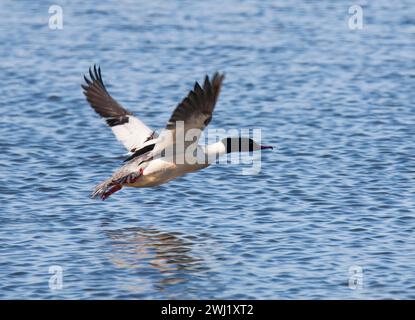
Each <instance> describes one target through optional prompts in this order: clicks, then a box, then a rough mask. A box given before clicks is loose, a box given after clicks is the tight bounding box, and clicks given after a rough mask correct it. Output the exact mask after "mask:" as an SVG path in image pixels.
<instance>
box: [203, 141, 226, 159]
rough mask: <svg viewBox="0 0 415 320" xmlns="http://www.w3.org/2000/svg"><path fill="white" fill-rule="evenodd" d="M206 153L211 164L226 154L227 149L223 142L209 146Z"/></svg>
mask: <svg viewBox="0 0 415 320" xmlns="http://www.w3.org/2000/svg"><path fill="white" fill-rule="evenodd" d="M204 153H205V155H206V156H207V157H208V159H209V163H211V162H213V161H215V160H216V159H217V157H219V156H221V155H223V154H226V147H225V145H224V144H223V143H222V141H218V142H215V143H211V144H208V145H207V146H205V148H204Z"/></svg>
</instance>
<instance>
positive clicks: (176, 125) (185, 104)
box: [154, 72, 224, 153]
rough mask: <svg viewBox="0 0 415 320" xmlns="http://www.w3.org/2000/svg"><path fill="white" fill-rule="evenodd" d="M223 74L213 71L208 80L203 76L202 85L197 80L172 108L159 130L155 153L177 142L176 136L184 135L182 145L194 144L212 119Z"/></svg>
mask: <svg viewBox="0 0 415 320" xmlns="http://www.w3.org/2000/svg"><path fill="white" fill-rule="evenodd" d="M223 78H224V75H223V74H219V73H217V72H216V73H215V74H214V75H213V77H212V79H211V80H210V79H209V77H208V76H206V77H205V81H204V83H203V87H202V86H200V85H199V83H198V82H196V83H195V85H194V88H193V90H191V91H190V92H189V94H188V95H187V97H186V98H184V99H183V100H182V102H180V103H179V105H178V106H177V107H176V109H175V110H174V112H173V114H172V116H171V117H170V120H169V121H168V122H167V126H166V128H165V129H164V130H163V131H162V132H161V134H160V136H159V138H158V140H157V142H156V146H155V148H154V152H155V153H157V152H159V151H161V150H162V149H164V148H166V147H168V146H169V145H174V144H176V143H178V141H176V140H177V139H176V137H184V138H185V140H187V139H191V137H193V138H194V139H193V140H191V141H184V147H185V148H186V146H188V145H189V144H194V143H195V142H197V141H198V140H199V138H200V134H201V133H202V131H203V130H204V129H205V128H206V126H207V125H208V124H209V123H210V121H211V120H212V113H213V110H214V108H215V105H216V101H217V99H218V96H219V92H220V89H221V85H222V81H223Z"/></svg>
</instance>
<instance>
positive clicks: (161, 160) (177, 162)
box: [82, 65, 272, 200]
mask: <svg viewBox="0 0 415 320" xmlns="http://www.w3.org/2000/svg"><path fill="white" fill-rule="evenodd" d="M89 76H90V79H88V78H87V77H86V76H84V79H85V81H86V85H82V88H83V89H84V92H83V93H84V94H85V96H86V99H87V101H88V102H89V104H90V105H91V106H92V108H93V109H94V110H95V112H96V113H98V114H99V115H100V116H101V117H103V118H104V119H105V120H106V122H107V124H108V125H109V126H110V127H111V129H112V131H113V133H114V134H115V136H116V138H117V139H118V140H119V141H120V142H121V143H122V144H123V145H124V146H125V147H126V148H127V150H128V151H129V152H130V153H131V154H130V156H129V157H128V158H127V159H126V160H125V162H126V163H125V164H124V165H123V166H122V167H121V168H119V169H118V170H116V171H115V172H114V173H113V175H112V176H111V177H110V178H109V179H107V180H105V181H103V182H102V183H100V184H98V185H97V186H96V187H95V189H94V190H93V192H92V193H91V197H92V198H95V197H97V196H99V197H101V199H102V200H105V199H107V198H108V197H109V196H110V195H111V194H113V193H114V192H116V191H118V190H120V189H121V188H122V187H124V186H125V187H138V188H143V187H154V186H158V185H161V184H163V183H166V182H168V181H170V180H172V179H174V178H177V177H179V176H182V175H184V174H186V173H189V172H193V171H197V170H200V169H203V168H206V167H207V166H209V165H210V164H212V163H213V162H214V161H215V160H216V159H217V157H218V156H220V155H223V154H226V153H231V152H251V151H256V150H261V149H272V147H271V146H261V145H259V144H258V143H256V142H255V141H253V140H252V139H249V138H244V137H236V138H225V139H222V140H221V141H218V142H216V143H212V144H209V145H206V146H200V145H198V140H199V138H200V134H201V132H202V131H203V130H204V128H205V127H206V126H207V125H208V124H209V122H210V121H211V120H212V113H213V110H214V108H215V104H216V101H217V99H218V96H219V92H220V89H221V86H222V81H223V79H224V75H223V74H219V73H217V72H216V73H215V74H214V75H213V77H212V78H211V79H209V77H208V76H206V77H205V80H204V83H203V86H201V85H200V84H199V83H198V82H196V83H195V85H194V88H193V90H191V91H190V92H189V94H188V95H187V97H186V98H184V99H183V100H182V102H180V103H179V105H178V106H177V107H176V109H175V110H174V112H173V114H172V116H171V117H170V120H169V121H168V122H167V125H166V127H165V129H163V130H162V131H161V133H160V135H158V134H157V133H156V132H155V131H153V130H151V129H150V128H149V127H147V126H146V125H145V124H144V123H143V122H142V121H141V120H140V119H139V118H137V117H136V116H134V115H133V114H132V113H131V112H129V111H128V110H126V109H125V108H123V107H122V106H121V105H120V104H119V103H118V102H117V101H115V100H114V99H113V98H112V97H111V96H110V94H109V93H108V91H107V89H106V88H105V85H104V83H103V81H102V76H101V68H100V67H98V68H97V67H96V65H94V67H93V69H92V68H89ZM188 134H193V135H192V137H194V138H195V139H193V140H191V141H188V139H184V137H188ZM178 137H182V138H178Z"/></svg>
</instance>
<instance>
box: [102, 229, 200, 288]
mask: <svg viewBox="0 0 415 320" xmlns="http://www.w3.org/2000/svg"><path fill="white" fill-rule="evenodd" d="M106 234H107V235H108V237H109V238H110V239H111V248H112V250H111V253H110V254H109V256H108V257H109V259H110V261H111V262H112V263H113V264H115V265H116V266H117V267H119V268H125V269H128V270H130V271H132V272H135V273H137V274H138V277H137V279H136V280H137V281H136V283H135V284H134V283H131V282H130V283H129V284H128V285H127V289H128V290H129V291H134V292H138V291H140V290H139V288H138V287H143V286H145V285H146V283H145V281H146V279H148V278H151V279H152V280H155V282H156V283H158V288H159V289H160V290H164V289H166V286H169V285H176V284H184V283H186V282H187V281H188V280H189V274H191V273H193V272H195V271H197V270H199V269H200V267H201V260H200V259H196V258H194V257H192V256H191V246H192V243H191V242H190V241H188V240H184V239H183V237H182V236H181V235H180V234H178V233H168V232H160V231H158V230H155V229H144V228H138V227H137V228H124V229H119V230H109V231H106ZM153 285H154V283H153Z"/></svg>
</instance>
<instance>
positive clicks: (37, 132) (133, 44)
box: [0, 0, 415, 299]
mask: <svg viewBox="0 0 415 320" xmlns="http://www.w3.org/2000/svg"><path fill="white" fill-rule="evenodd" d="M52 2H53V3H51V2H50V1H10V0H3V1H1V2H0V93H1V98H0V111H1V117H0V147H1V152H0V164H1V165H0V279H1V284H0V298H1V299H9V298H22V299H32V298H41V299H59V298H64V299H98V298H102V299H113V298H121V299H131V298H134V299H153V298H159V299H167V298H173V299H177V298H184V299H186V298H190V299H202V298H205V299H206V298H207V299H210V298H225V299H228V298H231V299H239V298H256V299H260V298H261V299H271V298H273V299H304V298H311V299H335V298H344V299H362V298H364V299H409V298H412V299H414V298H415V252H414V249H415V237H414V236H415V234H414V231H415V187H414V185H415V138H414V137H415V105H414V102H415V90H414V89H415V87H414V83H415V60H414V57H415V18H414V17H415V6H414V4H413V1H410V0H407V1H392V2H391V1H386V0H382V1H357V4H361V5H362V7H363V18H364V20H363V29H362V30H350V29H349V26H348V19H349V17H350V15H349V13H348V9H349V6H350V5H352V4H353V3H351V2H350V1H336V2H334V1H317V2H313V1H302V0H301V1H300V0H298V1H297V0H296V1H261V0H257V1H237V0H233V1H216V0H214V1H213V0H212V1H180V2H179V1H177V2H175V1H151V2H149V1H128V0H119V1H114V2H110V1H101V0H100V1H98V0H96V1H80V0H77V1H59V0H56V1H52ZM51 4H57V5H60V6H62V8H63V29H62V30H59V29H58V30H51V29H49V28H48V19H49V16H50V14H49V13H48V8H49V6H50V5H51ZM94 63H98V64H100V65H101V67H102V69H103V76H104V81H105V82H106V83H107V86H108V90H109V91H110V93H111V94H112V95H113V96H114V97H115V98H116V99H117V100H118V101H120V102H121V103H122V104H123V105H124V106H126V107H127V108H129V109H130V110H132V111H134V112H135V113H136V114H137V115H138V116H140V118H141V119H142V120H143V121H145V122H146V123H147V124H148V125H149V126H151V127H153V128H156V129H159V128H161V127H163V126H164V124H165V122H166V121H167V119H168V118H169V116H170V113H171V112H172V110H173V108H174V107H175V106H176V105H177V103H178V102H179V101H180V100H181V99H182V98H183V97H184V96H185V94H186V93H187V92H188V90H189V89H190V88H191V86H192V85H193V83H194V81H195V80H202V79H203V77H204V75H205V74H206V73H208V74H212V73H213V72H215V71H217V70H218V71H222V72H226V79H225V83H224V87H223V90H222V92H221V96H220V98H219V102H218V104H217V108H216V111H215V115H214V118H213V121H212V122H211V125H210V127H212V128H225V129H228V128H261V129H262V140H263V142H264V143H266V144H271V145H273V146H275V147H276V148H274V150H273V151H272V152H264V153H263V154H262V163H261V164H262V168H261V172H260V173H259V174H256V175H242V174H241V168H242V167H244V166H245V167H247V165H234V164H229V165H217V166H211V167H209V168H207V169H205V170H203V171H201V172H198V173H193V174H191V175H188V176H185V177H181V178H179V179H177V180H174V181H172V182H170V183H169V184H166V185H164V186H161V187H159V188H154V189H123V190H122V191H120V192H119V193H117V194H115V195H113V196H112V197H111V198H109V199H108V200H107V201H105V202H101V201H97V200H91V199H89V197H88V195H89V192H90V191H91V189H92V187H93V186H94V185H95V184H97V183H98V182H100V181H101V180H103V179H105V178H107V177H108V175H109V174H110V173H111V172H112V171H113V170H114V169H115V168H117V167H118V166H119V165H120V164H121V162H122V159H123V155H124V153H125V150H124V149H123V147H122V145H121V144H119V143H118V142H117V141H116V140H115V138H114V137H113V135H112V133H111V131H110V130H109V129H108V128H106V127H105V124H104V123H103V122H102V121H101V120H100V119H99V117H98V116H97V115H96V114H95V113H94V112H93V111H92V109H91V108H90V107H89V105H88V104H87V102H86V101H85V99H84V97H83V95H82V91H81V88H80V85H81V83H82V81H83V80H82V75H83V74H84V73H85V72H87V70H88V67H89V66H90V65H92V64H94ZM51 266H59V267H61V268H62V270H63V274H62V275H63V278H62V280H63V282H62V284H63V287H62V288H61V289H59V288H56V287H53V286H51V287H50V286H49V280H50V278H51V276H53V274H50V273H49V268H50V267H51ZM356 267H357V268H359V267H360V268H362V272H360V273H359V279H360V280H358V282H356V283H358V284H359V285H357V286H353V285H349V280H350V279H351V278H350V277H351V276H350V274H349V269H350V268H356ZM353 283H354V282H352V284H353ZM353 288H355V289H353Z"/></svg>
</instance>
